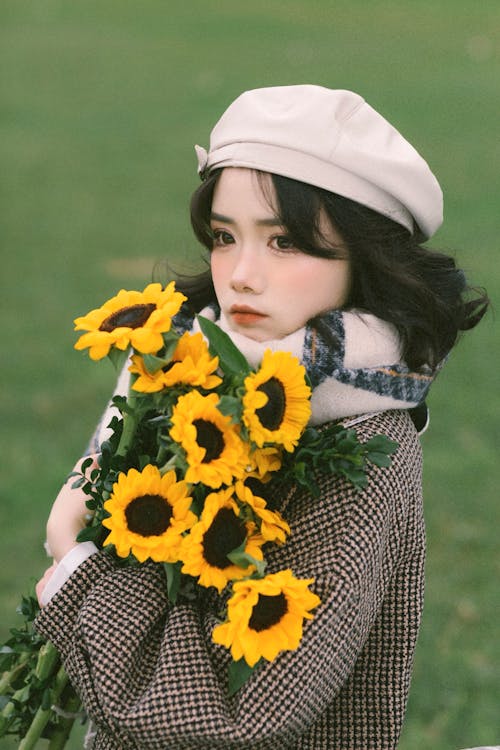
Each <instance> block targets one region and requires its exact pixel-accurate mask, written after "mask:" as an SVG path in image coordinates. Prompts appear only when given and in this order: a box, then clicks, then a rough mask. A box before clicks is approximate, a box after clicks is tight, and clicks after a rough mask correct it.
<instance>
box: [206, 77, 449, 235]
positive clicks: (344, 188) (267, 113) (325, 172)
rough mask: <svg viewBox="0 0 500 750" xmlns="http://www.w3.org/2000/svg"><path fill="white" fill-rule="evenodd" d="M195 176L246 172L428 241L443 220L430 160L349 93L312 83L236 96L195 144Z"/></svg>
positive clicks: (258, 90)
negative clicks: (346, 202) (313, 192)
mask: <svg viewBox="0 0 500 750" xmlns="http://www.w3.org/2000/svg"><path fill="white" fill-rule="evenodd" d="M195 148H196V153H197V156H198V172H199V173H200V174H201V176H202V177H203V176H205V175H206V174H208V173H209V172H210V171H211V170H212V169H215V168H218V167H221V168H222V167H247V168H249V169H257V170H261V171H264V172H272V173H274V174H278V175H282V176H284V177H290V178H292V179H295V180H300V181H302V182H306V183H309V184H311V185H315V186H317V187H320V188H324V189H326V190H329V191H331V192H333V193H337V194H339V195H342V196H344V197H345V198H350V199H351V200H354V201H357V202H358V203H361V204H362V205H365V206H368V207H369V208H372V209H373V210H375V211H378V212H379V213H381V214H383V215H385V216H388V217H389V218H390V219H392V220H393V221H396V222H398V223H399V224H402V225H403V226H405V227H406V228H407V229H408V230H409V231H410V232H413V231H414V229H415V226H414V225H415V224H416V225H417V227H418V229H419V230H420V233H421V235H423V237H424V238H425V239H428V238H429V237H431V236H432V235H433V234H434V233H435V232H436V230H437V229H438V228H439V227H440V225H441V223H442V221H443V194H442V191H441V188H440V186H439V183H438V181H437V179H436V177H435V176H434V174H433V173H432V172H431V170H430V168H429V166H428V164H427V162H426V161H425V160H424V159H423V158H422V156H420V154H419V153H418V152H417V151H416V149H415V148H414V147H413V146H412V145H411V144H410V143H409V142H408V141H407V140H406V139H405V138H404V137H403V136H402V135H401V134H400V133H399V131H398V130H396V128H395V127H393V126H392V125H391V124H390V123H389V122H388V121H387V120H386V119H385V118H384V117H382V115H380V114H379V113H378V112H377V111H376V110H375V109H373V108H372V107H371V106H370V105H369V104H367V102H366V101H365V100H364V99H363V98H362V97H361V96H359V95H358V94H356V93H354V92H353V91H347V90H343V89H328V88H325V87H323V86H314V85H309V84H303V85H297V86H273V87H268V88H260V89H253V90H251V91H246V92H244V93H243V94H241V95H240V96H239V97H238V98H237V99H235V101H234V102H233V103H232V104H231V105H230V106H229V107H228V108H227V110H226V111H225V112H224V114H223V115H222V117H221V118H220V120H219V121H218V122H217V124H216V125H215V127H214V129H213V130H212V133H211V136H210V148H209V150H208V152H207V151H206V150H205V149H204V148H202V147H200V146H196V147H195Z"/></svg>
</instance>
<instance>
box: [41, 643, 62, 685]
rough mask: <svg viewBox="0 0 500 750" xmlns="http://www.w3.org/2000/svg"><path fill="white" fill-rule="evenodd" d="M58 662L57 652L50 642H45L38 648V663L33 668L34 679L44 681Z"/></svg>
mask: <svg viewBox="0 0 500 750" xmlns="http://www.w3.org/2000/svg"><path fill="white" fill-rule="evenodd" d="M58 661H59V652H58V650H57V649H56V647H55V646H53V645H52V643H51V642H50V641H47V642H46V643H44V644H43V646H42V647H41V648H40V652H39V654H38V661H37V664H36V668H35V677H37V678H38V679H39V680H46V679H47V677H49V675H50V674H51V672H52V670H53V669H54V667H55V666H56V664H57V662H58Z"/></svg>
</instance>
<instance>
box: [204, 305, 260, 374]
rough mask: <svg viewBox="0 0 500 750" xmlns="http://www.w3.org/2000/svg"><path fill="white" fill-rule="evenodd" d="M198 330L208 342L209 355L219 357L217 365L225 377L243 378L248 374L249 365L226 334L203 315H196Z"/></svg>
mask: <svg viewBox="0 0 500 750" xmlns="http://www.w3.org/2000/svg"><path fill="white" fill-rule="evenodd" d="M196 317H197V320H198V323H199V324H200V328H201V330H202V331H203V333H204V334H205V336H206V337H207V339H208V342H209V349H210V354H211V355H212V356H218V357H219V365H220V367H221V369H222V370H223V371H224V373H225V374H226V375H230V376H231V375H235V376H238V377H239V376H243V375H248V374H249V372H250V365H249V364H248V362H247V360H246V359H245V357H244V355H243V354H242V353H241V352H240V350H239V349H238V347H237V346H235V345H234V344H233V342H232V341H231V339H230V338H229V336H228V335H227V333H225V332H224V331H222V330H221V329H220V328H219V327H218V326H216V325H215V323H212V321H211V320H208V318H205V317H203V315H197V316H196Z"/></svg>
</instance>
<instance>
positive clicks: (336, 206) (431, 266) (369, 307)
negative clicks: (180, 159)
mask: <svg viewBox="0 0 500 750" xmlns="http://www.w3.org/2000/svg"><path fill="white" fill-rule="evenodd" d="M221 171H222V170H215V171H214V172H213V173H211V174H210V175H209V176H208V178H207V179H206V180H205V181H204V182H203V183H202V184H201V185H200V187H199V188H198V189H197V190H196V191H195V192H194V194H193V196H192V199H191V223H192V226H193V230H194V232H195V235H196V237H197V238H198V240H199V241H200V242H201V243H202V244H203V245H204V246H205V247H206V248H207V249H208V250H211V249H212V245H213V234H212V232H211V229H210V212H211V206H212V198H213V193H214V189H215V186H216V184H217V180H218V178H219V175H220V173H221ZM257 176H258V179H259V184H260V186H261V188H262V190H263V193H264V195H265V196H266V199H267V200H268V202H269V204H270V205H271V206H272V208H273V210H274V211H275V213H276V214H277V216H279V220H280V222H281V223H282V225H283V227H284V228H286V232H287V235H288V237H289V238H290V239H291V241H292V242H293V244H294V246H295V247H297V248H300V250H302V251H303V252H305V253H308V254H310V255H315V256H318V257H322V258H337V257H339V256H338V250H337V251H336V249H335V248H333V247H332V246H331V244H330V245H329V244H328V243H327V242H326V241H325V240H324V239H323V238H322V234H321V231H320V225H319V219H320V213H321V212H322V211H323V212H324V215H326V216H327V217H328V219H329V220H330V222H331V224H332V226H333V227H334V228H335V229H336V230H337V231H338V233H339V234H340V236H341V237H342V239H343V241H344V247H347V250H348V253H349V258H350V263H351V288H350V292H349V296H348V299H347V301H346V303H345V304H344V306H343V309H345V310H348V309H357V310H361V311H363V312H368V313H372V314H373V315H376V316H377V317H378V318H381V319H383V320H386V321H388V322H389V323H392V324H393V325H394V326H395V327H396V329H397V331H398V333H399V336H400V339H401V343H402V354H403V359H404V361H405V362H406V363H407V365H408V366H409V367H411V368H413V369H417V368H419V367H421V366H422V365H425V364H428V365H430V366H431V367H432V368H434V367H436V365H438V363H439V362H440V361H441V360H442V359H443V357H445V356H446V354H447V353H448V352H449V351H450V349H451V348H452V347H453V345H454V344H455V342H456V340H457V337H458V335H459V332H460V331H465V330H467V329H470V328H473V327H474V326H475V325H476V324H477V323H478V322H479V321H480V319H481V318H482V316H483V315H484V313H485V311H486V308H487V306H488V298H487V297H486V295H485V293H484V292H483V291H482V290H475V289H472V288H471V287H469V286H468V284H467V282H466V279H465V275H464V273H463V271H461V270H460V269H459V268H457V266H456V264H455V261H454V260H453V258H451V257H450V256H448V255H445V254H444V253H439V252H436V251H434V250H430V249H429V248H426V247H423V246H422V244H420V243H419V239H418V234H411V233H410V232H409V231H408V230H407V229H406V228H405V227H403V226H401V225H400V224H397V223H396V222H394V221H392V220H391V219H388V218H387V217H385V216H383V215H381V214H379V213H377V212H376V211H373V210H372V209H370V208H367V207H366V206H362V205H361V204H359V203H356V202H355V201H352V200H350V199H349V198H344V197H342V196H340V195H337V194H336V193H331V192H329V191H328V190H323V189H322V188H318V187H315V186H313V185H309V184H306V183H303V182H299V181H297V180H292V179H289V178H287V177H281V176H279V175H275V174H272V175H270V177H271V179H272V185H273V186H274V190H275V193H276V200H275V201H274V202H273V195H272V192H271V191H270V189H269V188H270V184H271V183H270V182H269V177H268V175H267V173H262V172H257ZM273 203H276V205H273ZM417 231H418V230H417ZM177 286H178V288H179V289H181V291H183V292H184V293H185V294H186V295H187V296H188V298H189V301H190V304H191V306H192V308H193V310H195V311H199V310H200V309H201V308H202V307H204V306H205V305H207V304H209V303H210V302H213V301H216V296H215V290H214V287H213V283H212V278H211V275H210V270H209V269H207V270H206V271H205V272H204V273H201V274H199V275H198V276H194V277H180V278H179V279H178V282H177ZM315 324H316V325H321V321H320V320H319V319H316V321H315ZM322 333H323V334H324V335H328V331H327V330H323V331H322Z"/></svg>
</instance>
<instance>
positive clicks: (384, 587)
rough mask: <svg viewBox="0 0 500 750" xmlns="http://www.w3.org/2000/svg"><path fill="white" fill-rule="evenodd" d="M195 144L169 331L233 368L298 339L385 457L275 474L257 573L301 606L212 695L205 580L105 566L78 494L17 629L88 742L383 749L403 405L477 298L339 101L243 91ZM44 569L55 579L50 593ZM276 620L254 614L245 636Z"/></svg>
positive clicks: (412, 181)
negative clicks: (38, 647)
mask: <svg viewBox="0 0 500 750" xmlns="http://www.w3.org/2000/svg"><path fill="white" fill-rule="evenodd" d="M197 152H198V158H199V171H200V174H201V175H202V178H203V180H204V181H203V183H202V185H201V186H200V188H199V189H198V190H197V191H196V193H195V195H194V197H193V201H192V223H193V227H194V230H195V233H196V234H197V236H198V238H199V239H200V240H201V242H202V243H203V244H204V245H205V246H206V247H207V249H208V250H209V253H210V271H209V272H207V273H206V274H203V275H202V276H200V277H198V278H197V279H195V280H189V281H185V282H184V283H183V284H180V285H179V286H180V287H181V289H182V290H183V291H184V292H185V293H186V294H187V296H188V303H189V304H187V305H186V306H185V307H184V309H183V310H182V313H181V314H179V315H178V317H177V321H176V322H177V327H178V329H179V330H188V329H191V328H192V327H193V325H194V324H193V311H196V310H199V309H201V308H203V310H204V314H205V315H210V316H211V317H212V319H214V320H215V321H216V322H217V323H218V324H219V325H220V327H221V328H223V329H224V330H226V331H227V332H228V333H229V334H230V335H231V337H232V338H233V340H234V341H235V343H237V345H238V346H239V347H240V348H241V349H242V351H243V352H244V353H245V354H246V355H247V357H248V359H249V361H250V362H258V361H259V360H260V358H261V356H262V353H263V351H264V350H265V349H266V348H274V349H284V350H288V351H292V352H295V353H298V354H299V355H300V356H301V358H302V359H303V361H304V364H305V365H306V367H307V369H308V373H309V375H310V378H311V382H312V385H313V387H314V389H313V396H312V407H313V421H314V422H315V423H316V424H327V423H329V422H330V421H331V420H335V419H340V418H342V420H343V422H344V423H345V424H356V429H357V432H358V436H359V437H360V439H362V440H363V441H364V440H367V439H369V438H370V437H372V436H373V435H375V434H378V433H380V432H383V433H385V434H386V435H387V436H388V437H389V438H391V439H393V440H395V441H396V442H397V443H398V450H397V452H396V454H395V456H394V458H393V461H392V465H391V467H390V468H386V469H380V468H377V467H372V468H371V469H370V470H369V473H368V483H367V486H366V488H365V489H364V490H363V491H361V492H356V491H354V490H353V488H352V487H351V486H350V485H349V484H348V483H347V482H345V481H344V480H342V479H339V478H338V477H335V476H330V475H324V476H320V477H319V478H318V481H319V483H320V488H321V492H320V494H319V496H318V497H312V496H311V495H310V494H309V493H307V492H306V491H305V490H303V489H301V488H299V487H293V486H291V487H290V486H287V487H283V491H282V493H281V494H280V496H279V497H276V496H274V497H272V498H268V501H269V502H272V504H273V508H275V509H276V510H279V511H280V512H281V514H282V515H283V516H284V517H285V519H286V521H287V522H288V524H289V525H290V528H291V535H290V539H289V540H288V541H287V543H286V544H285V545H283V546H277V545H276V546H274V547H273V548H272V549H271V550H270V551H269V553H268V554H267V555H266V559H267V561H268V569H269V571H270V572H273V571H275V570H276V571H278V570H283V569H285V568H291V569H293V571H294V574H295V575H297V576H298V577H301V578H314V581H315V582H314V592H315V593H316V594H317V595H318V596H319V598H320V599H321V602H322V603H321V605H320V606H319V607H318V609H317V612H316V614H315V617H314V619H313V620H312V621H311V622H309V623H308V624H307V626H306V628H305V631H304V637H303V640H302V641H301V644H300V646H299V648H298V649H297V650H296V651H291V652H283V653H282V654H280V656H279V657H278V658H277V659H276V660H275V661H273V662H271V663H265V664H264V665H263V666H261V667H260V668H259V669H258V670H257V671H256V672H255V673H254V674H253V675H252V677H251V679H250V680H248V682H247V683H246V684H245V685H244V686H243V687H242V688H241V689H240V690H239V691H238V692H237V693H236V694H235V695H234V696H232V697H231V698H229V697H228V695H227V689H226V688H227V686H226V677H225V673H226V665H227V661H228V658H229V657H228V654H227V652H226V651H224V650H223V649H221V648H220V647H219V646H217V645H215V644H214V643H213V641H212V638H211V635H212V631H213V628H214V626H215V625H216V623H217V615H218V612H219V611H220V609H221V605H222V604H223V603H224V601H225V598H227V597H225V593H224V592H223V593H222V595H219V593H218V592H217V591H216V590H215V589H213V588H209V589H207V590H206V592H203V593H202V594H199V595H198V596H197V599H196V600H195V601H192V602H187V603H184V604H178V605H175V606H173V607H172V606H171V605H169V603H168V601H167V596H166V586H165V580H164V573H163V569H162V568H161V567H160V566H158V565H155V564H153V563H151V564H147V565H145V566H142V567H141V568H140V569H137V568H133V569H130V568H121V567H118V566H117V565H116V563H115V562H114V561H113V560H112V559H111V557H110V556H108V555H107V554H106V553H105V552H102V551H99V552H98V551H97V550H96V549H95V548H94V549H92V548H91V547H85V545H76V544H75V536H76V531H77V530H78V528H79V526H81V524H82V508H81V499H78V498H75V497H74V495H71V493H69V494H70V495H71V498H72V499H68V492H67V491H66V492H64V493H63V495H62V496H61V498H58V500H57V501H56V504H55V506H54V509H53V511H52V513H51V519H50V521H49V526H48V541H49V545H50V547H51V550H52V552H53V553H55V558H56V560H58V561H59V560H61V558H63V557H64V559H63V560H62V562H61V563H60V564H59V567H58V570H57V571H56V574H55V576H52V577H51V574H48V575H47V576H46V577H45V579H44V581H43V583H42V585H41V586H40V587H39V595H40V596H41V598H42V602H43V603H44V604H46V606H45V608H44V610H43V612H42V614H41V616H40V617H39V619H38V629H39V630H40V632H42V633H44V634H45V635H46V636H47V637H48V638H49V639H50V640H52V641H53V642H54V643H55V645H56V646H57V648H58V649H59V650H60V652H61V654H62V655H63V658H64V660H65V664H66V668H67V670H68V672H69V674H70V677H71V679H72V680H73V682H74V684H75V686H76V687H77V689H78V691H79V693H80V694H81V696H82V700H83V702H84V704H85V706H86V708H87V710H88V712H89V715H90V716H91V718H92V719H93V720H94V721H95V723H96V724H97V727H98V731H97V737H96V744H95V746H96V747H97V748H119V747H123V748H179V749H180V748H186V749H187V748H189V749H191V748H229V749H231V748H234V749H235V750H236V748H241V749H242V748H254V749H255V750H259V749H260V748H262V749H264V748H350V750H355V749H357V750H369V749H371V748H373V749H374V750H375V748H376V749H377V750H381V749H382V748H384V749H385V748H395V747H396V746H397V742H398V737H399V734H400V731H401V726H402V722H403V717H404V712H405V706H406V700H407V695H408V689H409V683H410V676H411V668H412V660H413V653H414V648H415V643H416V638H417V633H418V627H419V622H420V615H421V608H422V593H423V574H424V570H423V566H424V555H425V539H424V525H423V518H422V498H421V452H420V446H419V441H418V434H417V431H416V429H415V427H414V425H413V423H412V421H411V419H410V417H409V413H408V409H409V407H411V406H415V405H417V404H419V403H420V402H421V401H422V400H423V398H424V396H425V393H426V392H427V389H428V387H429V385H430V383H431V381H432V378H433V377H434V375H435V373H436V371H437V369H438V368H439V367H440V366H441V364H442V362H443V360H444V358H445V357H446V355H447V354H448V352H449V350H450V349H451V348H452V346H453V344H454V343H455V341H456V338H457V335H458V333H459V331H460V330H463V329H466V328H470V327H473V326H474V325H475V324H476V323H477V322H478V320H479V319H480V318H481V316H482V314H483V312H484V309H485V306H486V300H485V299H484V298H481V297H478V298H477V299H476V300H474V301H472V302H468V303H466V302H464V301H463V297H464V293H465V292H466V291H467V290H468V288H467V285H466V282H465V279H464V276H463V274H462V272H461V271H459V270H458V269H456V267H455V264H454V262H453V261H452V260H451V259H450V258H448V257H446V256H443V255H440V254H437V253H434V252H431V251H430V250H428V249H425V248H423V247H422V245H421V244H420V243H421V241H422V240H424V239H427V238H429V237H430V236H431V235H432V234H433V233H434V232H435V231H436V229H437V228H438V227H439V225H440V223H441V211H442V196H441V190H440V188H439V185H438V183H437V181H436V179H435V177H434V175H433V174H432V172H431V171H430V169H429V167H428V165H427V164H426V162H425V161H424V160H423V159H422V158H421V157H420V156H419V154H418V153H417V152H416V151H415V150H414V149H413V147H412V146H410V144H409V143H408V142H407V141H406V140H405V139H404V138H403V137H402V136H401V135H400V134H399V133H398V132H397V131H396V130H395V129H394V128H393V127H392V126H391V125H390V124H389V123H388V122H387V121H386V120H384V118H382V117H381V115H379V114H378V113H377V112H375V111H374V110H373V109H372V108H371V107H369V105H368V104H366V102H364V100H363V99H362V98H361V97H359V96H358V95H356V94H353V93H352V92H347V91H338V90H329V89H324V88H321V87H317V86H291V87H278V88H270V89H258V90H255V91H249V92H246V93H245V94H243V95H242V96H241V97H239V98H238V99H237V100H236V101H235V102H233V104H232V105H231V106H230V107H229V108H228V110H227V111H226V112H225V114H224V115H223V117H222V118H221V120H220V121H219V122H218V123H217V125H216V126H215V128H214V130H213V132H212V136H211V144H210V150H209V152H208V153H207V152H205V151H204V150H203V149H200V148H197ZM220 544H221V545H222V546H223V544H224V538H223V537H222V538H221V540H220ZM84 547H85V549H84ZM68 550H69V553H68ZM219 552H220V550H219ZM225 552H227V551H225ZM225 552H224V554H225ZM84 558H86V559H84ZM82 560H83V562H82ZM61 571H62V573H61ZM57 576H59V578H60V581H61V580H65V583H64V585H63V586H62V588H61V589H60V590H58V591H57V593H55V592H56V590H57V589H58V587H59V584H60V581H59V583H57V582H56V584H54V581H55V580H56V581H57ZM68 576H69V578H68ZM47 581H49V582H48V585H47V586H46V588H45V591H44V592H43V591H42V589H43V588H44V587H45V584H47ZM51 587H52V588H51ZM47 592H49V594H50V596H48V595H47ZM49 599H50V603H47V602H48V601H49ZM282 614H283V612H282V611H281V612H280V611H279V608H278V609H276V608H275V609H273V608H272V607H270V608H269V609H268V610H267V611H266V612H265V616H264V615H263V617H262V619H261V621H260V622H258V623H253V628H254V630H257V631H258V632H265V631H266V629H267V628H271V627H272V626H273V625H276V624H279V622H280V617H281V616H282Z"/></svg>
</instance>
